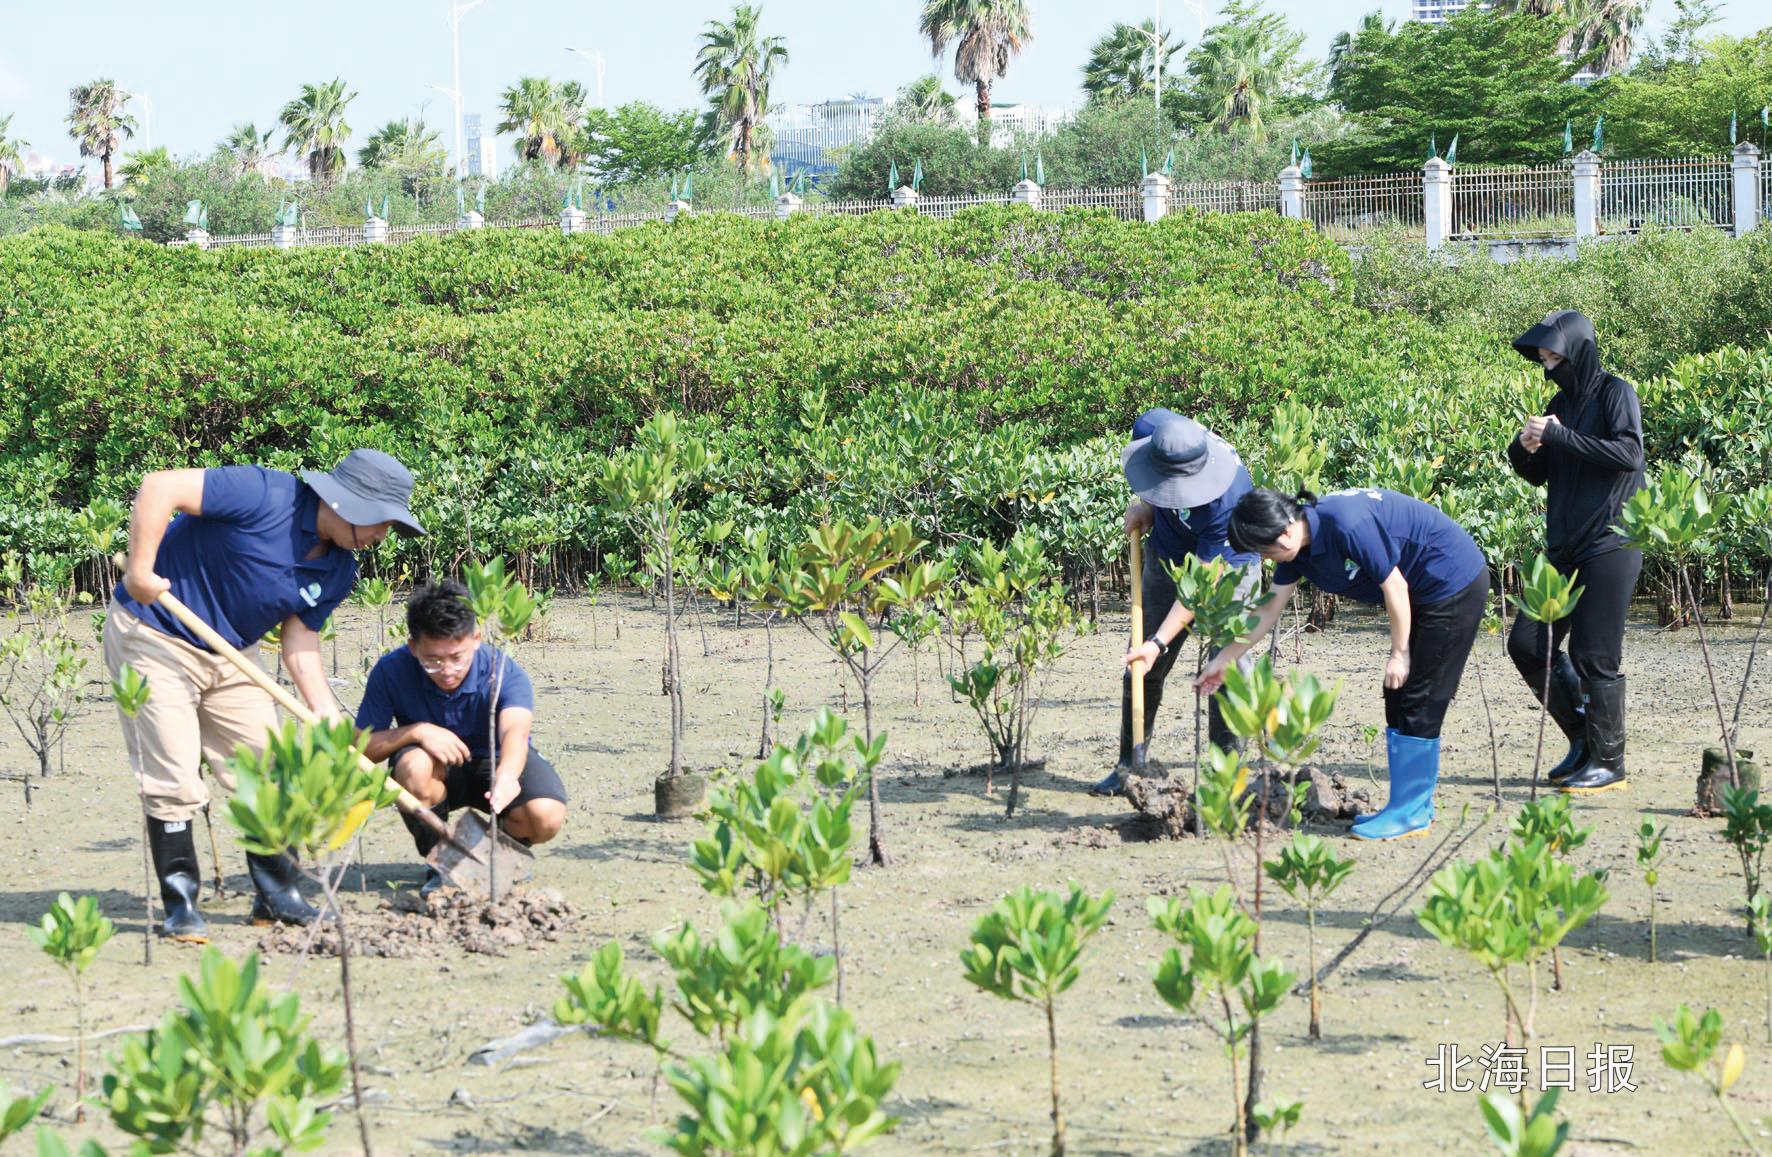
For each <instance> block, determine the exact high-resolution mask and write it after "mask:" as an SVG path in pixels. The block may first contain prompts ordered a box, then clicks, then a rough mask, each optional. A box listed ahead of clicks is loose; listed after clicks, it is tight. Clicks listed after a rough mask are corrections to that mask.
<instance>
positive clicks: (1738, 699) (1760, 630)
mask: <svg viewBox="0 0 1772 1157" xmlns="http://www.w3.org/2000/svg"><path fill="white" fill-rule="evenodd" d="M1768 611H1772V569H1769V570H1768V571H1767V572H1766V590H1765V593H1764V595H1763V597H1762V598H1761V600H1760V624H1759V626H1757V627H1755V628H1754V641H1753V643H1752V645H1750V646H1749V647H1748V649H1747V669H1746V670H1745V671H1743V672H1742V674H1741V690H1740V691H1738V692H1736V694H1735V717H1734V718H1733V719H1731V720H1730V722H1729V742H1728V743H1727V744H1726V746H1727V747H1728V749H1729V750H1730V751H1734V750H1735V743H1736V740H1737V739H1738V738H1740V736H1741V705H1742V704H1743V703H1745V702H1746V701H1747V688H1748V685H1749V684H1750V683H1752V682H1753V680H1754V659H1755V658H1756V657H1758V655H1759V653H1760V640H1761V639H1762V638H1763V637H1764V636H1765V634H1766V613H1767V612H1768Z"/></svg>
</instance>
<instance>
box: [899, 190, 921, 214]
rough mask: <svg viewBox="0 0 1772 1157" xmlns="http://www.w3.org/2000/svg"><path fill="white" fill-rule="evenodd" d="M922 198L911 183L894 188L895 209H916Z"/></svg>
mask: <svg viewBox="0 0 1772 1157" xmlns="http://www.w3.org/2000/svg"><path fill="white" fill-rule="evenodd" d="M920 199H921V198H920V196H919V194H918V193H917V191H916V190H915V189H913V188H911V187H910V186H909V185H900V186H899V187H898V188H896V189H894V190H892V207H893V208H894V209H915V208H916V207H917V202H918V200H920Z"/></svg>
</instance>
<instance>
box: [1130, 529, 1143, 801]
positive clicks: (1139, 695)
mask: <svg viewBox="0 0 1772 1157" xmlns="http://www.w3.org/2000/svg"><path fill="white" fill-rule="evenodd" d="M1130 537H1131V539H1132V561H1131V568H1132V649H1133V650H1135V651H1136V650H1137V649H1138V648H1139V647H1142V646H1143V645H1144V535H1142V534H1140V533H1138V532H1137V531H1133V532H1132V534H1131V535H1130ZM1132 770H1133V772H1135V773H1136V774H1138V775H1143V774H1144V660H1143V659H1135V660H1133V663H1132Z"/></svg>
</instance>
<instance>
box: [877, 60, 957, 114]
mask: <svg viewBox="0 0 1772 1157" xmlns="http://www.w3.org/2000/svg"><path fill="white" fill-rule="evenodd" d="M892 111H893V114H894V115H896V116H898V117H900V118H901V119H904V120H908V121H916V122H918V123H920V124H948V123H950V122H952V121H953V119H954V94H953V93H951V92H949V91H948V90H947V89H945V88H943V87H942V86H941V77H940V76H939V75H937V74H936V73H933V72H931V73H929V74H927V75H925V76H919V77H918V78H917V79H916V80H913V81H911V83H909V84H907V85H905V86H904V87H903V88H901V89H899V90H898V99H897V100H895V101H893V102H892Z"/></svg>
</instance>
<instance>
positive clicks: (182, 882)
mask: <svg viewBox="0 0 1772 1157" xmlns="http://www.w3.org/2000/svg"><path fill="white" fill-rule="evenodd" d="M148 850H149V851H150V852H151V853H152V854H153V857H154V874H155V875H157V876H159V877H160V902H161V903H162V904H164V905H165V906H166V917H165V919H163V920H161V922H160V935H162V936H165V937H166V938H168V939H170V940H182V941H185V942H186V943H189V944H207V943H209V925H208V923H207V922H205V921H204V919H203V914H202V913H201V912H198V911H197V897H198V895H199V894H200V893H201V892H202V890H203V884H202V873H203V869H202V867H201V866H200V865H198V863H197V844H196V841H195V840H193V839H192V838H191V824H190V821H188V820H185V821H179V820H157V819H154V818H153V817H152V816H150V817H148Z"/></svg>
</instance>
